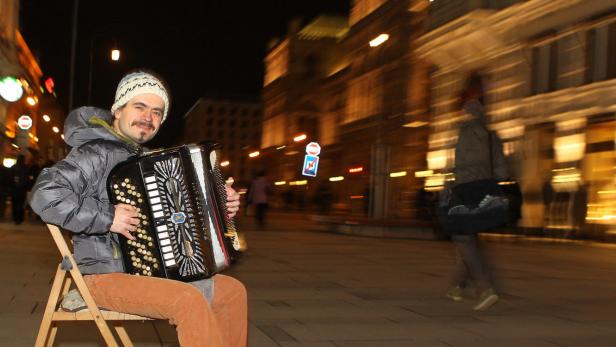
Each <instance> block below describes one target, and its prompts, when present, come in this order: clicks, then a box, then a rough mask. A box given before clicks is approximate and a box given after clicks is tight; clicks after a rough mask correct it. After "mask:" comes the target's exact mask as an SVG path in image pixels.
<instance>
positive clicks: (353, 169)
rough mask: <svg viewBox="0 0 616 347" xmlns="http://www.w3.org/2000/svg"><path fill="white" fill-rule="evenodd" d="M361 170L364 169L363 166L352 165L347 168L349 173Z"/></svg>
mask: <svg viewBox="0 0 616 347" xmlns="http://www.w3.org/2000/svg"><path fill="white" fill-rule="evenodd" d="M363 171H364V168H363V166H357V167H352V168H350V169H349V173H360V172H363Z"/></svg>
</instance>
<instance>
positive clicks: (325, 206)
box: [314, 182, 334, 214]
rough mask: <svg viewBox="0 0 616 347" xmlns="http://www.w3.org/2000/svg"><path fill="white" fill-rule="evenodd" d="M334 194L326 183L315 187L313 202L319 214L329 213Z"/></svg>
mask: <svg viewBox="0 0 616 347" xmlns="http://www.w3.org/2000/svg"><path fill="white" fill-rule="evenodd" d="M333 199H334V194H333V192H332V190H331V187H330V186H329V184H327V182H321V183H320V184H319V186H318V187H317V191H316V194H315V196H314V200H315V201H314V202H315V204H316V205H317V206H318V207H319V213H321V214H328V213H331V210H332V203H333Z"/></svg>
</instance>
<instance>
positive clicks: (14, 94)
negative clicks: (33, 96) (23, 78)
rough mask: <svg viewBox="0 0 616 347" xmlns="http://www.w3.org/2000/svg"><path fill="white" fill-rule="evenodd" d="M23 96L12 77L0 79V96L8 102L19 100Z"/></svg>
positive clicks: (21, 90) (16, 81) (20, 87)
mask: <svg viewBox="0 0 616 347" xmlns="http://www.w3.org/2000/svg"><path fill="white" fill-rule="evenodd" d="M23 94H24V89H23V88H22V86H21V83H19V81H18V80H16V79H15V78H14V77H10V76H7V77H4V78H1V79H0V96H2V98H4V100H6V101H8V102H13V101H17V100H19V98H21V96H22V95H23Z"/></svg>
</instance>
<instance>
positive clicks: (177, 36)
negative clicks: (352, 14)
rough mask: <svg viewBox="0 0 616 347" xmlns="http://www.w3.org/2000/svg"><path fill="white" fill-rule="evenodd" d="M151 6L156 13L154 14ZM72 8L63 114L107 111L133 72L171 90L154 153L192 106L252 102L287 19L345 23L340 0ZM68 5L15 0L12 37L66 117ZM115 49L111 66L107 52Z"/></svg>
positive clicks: (89, 0)
mask: <svg viewBox="0 0 616 347" xmlns="http://www.w3.org/2000/svg"><path fill="white" fill-rule="evenodd" d="M154 3H156V4H154ZM169 3H170V2H168V1H160V3H158V2H155V1H129V0H123V1H116V0H106V1H97V0H81V1H79V20H78V33H77V51H76V67H75V69H76V70H75V85H74V88H75V92H74V99H73V106H74V107H77V106H81V105H86V104H88V101H87V94H88V92H87V90H88V72H89V65H90V64H89V61H90V47H91V45H92V47H93V50H92V52H93V64H92V67H93V68H92V71H93V78H92V96H91V102H90V104H92V105H95V106H99V107H104V108H109V107H110V105H111V104H112V103H113V97H114V94H115V88H116V86H117V82H118V81H119V80H120V78H121V77H122V75H123V74H124V73H126V72H127V71H129V70H132V69H135V68H139V67H143V68H148V69H151V70H154V71H156V72H158V73H160V74H161V75H162V76H163V77H164V78H165V79H166V80H167V82H168V83H169V85H170V88H171V94H172V95H171V97H172V102H171V111H170V116H171V118H169V120H168V121H167V122H166V123H165V127H163V129H162V130H161V131H162V133H163V134H162V135H163V136H161V135H159V136H157V139H156V140H155V141H153V142H154V143H153V144H154V145H158V146H164V145H168V144H171V143H173V142H175V141H177V140H178V138H177V135H178V134H179V133H180V130H181V125H182V124H181V123H182V122H181V118H182V116H183V115H184V114H185V113H186V112H187V111H188V109H189V108H190V107H191V106H192V105H193V104H194V103H195V102H196V101H197V100H198V98H199V97H201V96H214V95H219V96H227V97H229V96H230V97H235V98H247V99H253V100H258V98H259V92H260V89H261V87H262V80H263V58H264V56H265V52H266V50H267V44H268V42H269V41H270V40H271V39H272V38H276V37H282V36H284V35H285V33H286V30H287V28H288V22H289V21H290V20H291V19H292V18H296V17H300V18H302V20H303V21H304V23H305V24H307V22H308V21H309V20H311V19H312V18H314V17H315V16H316V15H318V14H321V13H329V14H342V15H347V14H348V12H349V6H350V5H349V3H350V0H245V1H240V0H235V1H234V0H210V1H180V0H178V1H172V2H171V3H174V4H177V5H176V6H170V5H168V4H169ZM72 11H73V1H70V0H61V1H34V0H22V1H21V8H20V27H21V31H22V33H23V35H24V38H25V40H26V42H27V43H28V45H29V46H30V49H31V50H32V52H33V54H34V55H35V56H36V57H38V59H39V62H40V65H41V68H42V70H43V73H44V74H45V75H46V76H51V77H53V78H54V80H55V82H56V92H57V96H58V100H59V101H60V103H61V104H62V105H63V106H64V107H65V108H67V107H68V90H69V76H70V73H69V71H70V49H71V27H72ZM112 46H116V47H118V48H119V49H120V50H121V52H122V56H121V59H120V62H112V61H111V60H110V57H109V51H110V49H111V48H112Z"/></svg>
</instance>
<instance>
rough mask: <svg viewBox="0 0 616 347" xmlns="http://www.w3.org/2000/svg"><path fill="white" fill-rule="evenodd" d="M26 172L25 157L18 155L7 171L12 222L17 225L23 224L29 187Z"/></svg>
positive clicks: (27, 172)
mask: <svg viewBox="0 0 616 347" xmlns="http://www.w3.org/2000/svg"><path fill="white" fill-rule="evenodd" d="M28 170H29V169H28V166H27V165H26V157H25V156H24V155H23V154H20V155H19V156H18V157H17V162H16V163H15V165H13V166H11V168H10V169H9V179H10V183H11V205H12V210H13V222H15V224H17V225H19V224H21V223H23V221H24V208H25V203H26V194H27V192H28V187H29V186H30V180H29V178H28V174H29V171H28Z"/></svg>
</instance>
